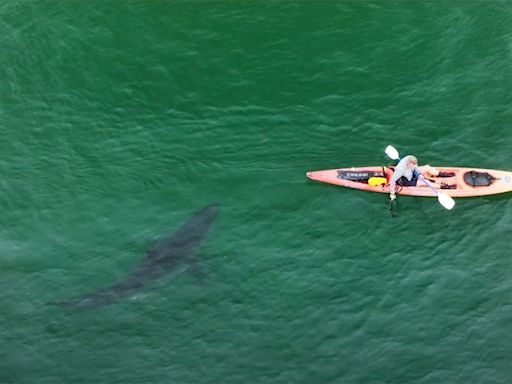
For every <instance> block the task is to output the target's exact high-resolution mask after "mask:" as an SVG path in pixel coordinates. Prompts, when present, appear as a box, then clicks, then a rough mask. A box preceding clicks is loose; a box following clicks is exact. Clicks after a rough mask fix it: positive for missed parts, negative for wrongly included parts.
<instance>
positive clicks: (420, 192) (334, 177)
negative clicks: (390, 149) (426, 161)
mask: <svg viewBox="0 0 512 384" xmlns="http://www.w3.org/2000/svg"><path fill="white" fill-rule="evenodd" d="M435 168H436V169H438V170H439V171H440V176H442V177H427V179H428V180H430V181H433V182H436V183H438V184H446V185H449V186H450V187H451V188H450V189H444V188H441V189H439V191H440V192H443V193H444V194H446V195H449V196H451V197H471V196H484V195H494V194H497V193H504V192H511V191H512V172H507V171H498V170H494V169H481V168H460V167H435ZM392 174H393V169H392V168H390V167H373V166H370V167H356V168H354V167H353V168H339V169H328V170H324V171H311V172H307V173H306V176H307V177H308V178H309V179H311V180H314V181H320V182H323V183H328V184H335V185H341V186H343V187H348V188H355V189H362V190H364V191H369V192H382V193H389V192H390V191H389V184H388V183H389V179H390V178H391V175H392ZM397 193H398V194H400V195H411V196H433V197H435V196H436V194H435V193H434V192H433V191H432V190H431V189H430V188H428V187H427V186H426V185H425V184H424V183H422V181H421V180H419V181H418V184H417V185H416V186H414V187H401V186H397Z"/></svg>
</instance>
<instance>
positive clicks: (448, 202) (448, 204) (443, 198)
mask: <svg viewBox="0 0 512 384" xmlns="http://www.w3.org/2000/svg"><path fill="white" fill-rule="evenodd" d="M437 200H439V203H440V204H441V205H442V206H443V207H445V208H446V209H452V208H453V206H454V205H455V200H453V199H452V198H451V197H450V196H448V195H445V194H444V193H439V194H438V195H437Z"/></svg>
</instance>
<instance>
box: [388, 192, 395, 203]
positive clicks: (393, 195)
mask: <svg viewBox="0 0 512 384" xmlns="http://www.w3.org/2000/svg"><path fill="white" fill-rule="evenodd" d="M395 199H396V195H395V194H394V193H391V194H390V195H389V200H391V201H393V200H395Z"/></svg>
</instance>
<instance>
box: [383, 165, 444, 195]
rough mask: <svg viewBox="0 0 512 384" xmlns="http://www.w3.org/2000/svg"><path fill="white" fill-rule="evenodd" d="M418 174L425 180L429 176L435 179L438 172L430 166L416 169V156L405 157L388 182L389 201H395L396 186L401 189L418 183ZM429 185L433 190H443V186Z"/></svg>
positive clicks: (431, 182) (433, 183)
mask: <svg viewBox="0 0 512 384" xmlns="http://www.w3.org/2000/svg"><path fill="white" fill-rule="evenodd" d="M418 172H421V175H422V176H423V177H426V178H428V177H429V176H430V177H435V176H438V175H439V171H438V170H437V169H435V168H434V167H431V166H430V165H423V166H421V167H418V159H417V158H416V156H413V155H408V156H405V157H404V158H403V159H402V160H400V162H399V163H398V164H397V165H396V167H395V171H394V173H393V176H391V179H390V180H389V190H390V191H391V192H390V194H389V198H390V199H391V200H395V198H396V195H395V189H396V185H397V184H398V185H400V186H403V187H414V186H416V185H417V183H418V176H419V174H418ZM429 181H430V180H429ZM430 184H431V185H432V187H434V188H444V186H443V185H441V184H437V183H435V182H433V181H430Z"/></svg>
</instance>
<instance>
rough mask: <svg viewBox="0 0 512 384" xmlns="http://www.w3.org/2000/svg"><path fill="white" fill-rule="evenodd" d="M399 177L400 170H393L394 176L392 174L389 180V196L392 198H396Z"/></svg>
mask: <svg viewBox="0 0 512 384" xmlns="http://www.w3.org/2000/svg"><path fill="white" fill-rule="evenodd" d="M399 178H400V175H399V174H398V172H396V171H395V172H393V176H391V179H390V180H389V198H390V199H391V200H395V199H396V195H395V189H396V182H397V180H398V179H399Z"/></svg>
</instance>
